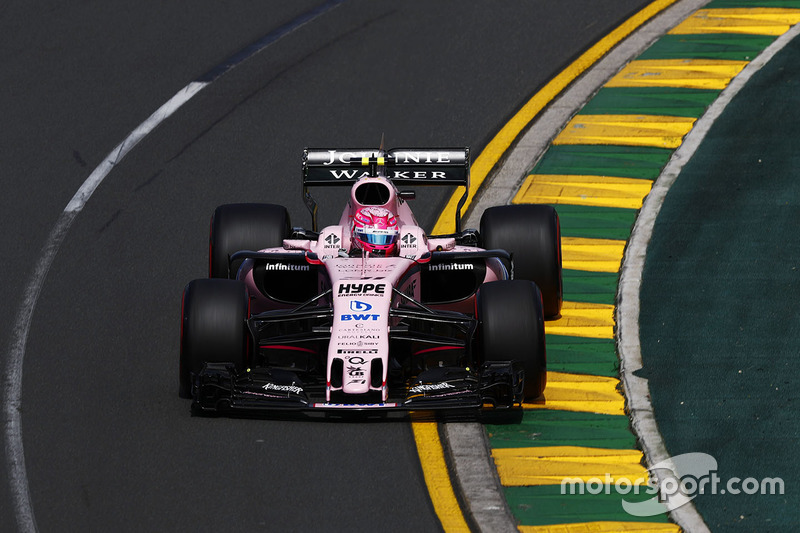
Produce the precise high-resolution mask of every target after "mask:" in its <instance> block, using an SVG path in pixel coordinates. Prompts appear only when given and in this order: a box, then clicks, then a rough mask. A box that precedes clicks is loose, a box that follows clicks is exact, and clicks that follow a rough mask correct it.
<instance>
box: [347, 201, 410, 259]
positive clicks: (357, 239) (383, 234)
mask: <svg viewBox="0 0 800 533" xmlns="http://www.w3.org/2000/svg"><path fill="white" fill-rule="evenodd" d="M399 235H400V232H399V231H398V229H397V219H396V218H395V217H394V215H393V214H392V212H391V211H389V210H388V209H385V208H383V207H362V208H361V209H359V210H358V211H356V214H355V215H354V216H353V245H354V246H355V247H356V248H361V249H362V250H365V251H367V252H369V253H372V254H376V255H390V254H391V253H392V252H394V249H395V246H396V243H397V238H398V236H399Z"/></svg>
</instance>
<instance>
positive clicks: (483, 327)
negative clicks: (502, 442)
mask: <svg viewBox="0 0 800 533" xmlns="http://www.w3.org/2000/svg"><path fill="white" fill-rule="evenodd" d="M478 320H479V325H478V349H479V351H480V353H481V354H482V356H483V361H484V362H486V361H509V360H511V361H519V362H521V363H522V364H523V367H524V368H525V389H524V394H525V398H527V399H533V398H538V397H539V396H541V395H542V393H543V392H544V388H545V385H546V384H547V353H546V351H545V338H544V316H543V314H542V296H541V293H540V292H539V289H538V288H537V287H536V285H535V284H534V283H532V282H530V281H527V280H506V281H493V282H490V283H486V284H484V285H483V286H481V288H480V290H479V291H478Z"/></svg>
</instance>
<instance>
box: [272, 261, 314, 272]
mask: <svg viewBox="0 0 800 533" xmlns="http://www.w3.org/2000/svg"><path fill="white" fill-rule="evenodd" d="M309 269H310V267H309V266H308V265H287V264H284V263H267V270H294V271H303V272H307V271H308V270H309Z"/></svg>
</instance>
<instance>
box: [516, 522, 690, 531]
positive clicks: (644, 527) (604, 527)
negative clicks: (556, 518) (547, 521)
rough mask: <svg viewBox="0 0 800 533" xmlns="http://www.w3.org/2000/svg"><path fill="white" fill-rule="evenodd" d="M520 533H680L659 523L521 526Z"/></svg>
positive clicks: (584, 523)
mask: <svg viewBox="0 0 800 533" xmlns="http://www.w3.org/2000/svg"><path fill="white" fill-rule="evenodd" d="M519 531H520V533H614V532H617V531H619V532H621V533H653V532H656V533H662V532H670V533H679V532H680V531H681V528H680V527H678V525H677V524H669V523H659V522H611V521H609V522H577V523H574V524H552V525H547V526H519Z"/></svg>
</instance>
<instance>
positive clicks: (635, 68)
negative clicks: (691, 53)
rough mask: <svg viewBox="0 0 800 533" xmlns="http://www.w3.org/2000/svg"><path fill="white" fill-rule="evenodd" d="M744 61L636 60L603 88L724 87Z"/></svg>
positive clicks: (739, 70)
mask: <svg viewBox="0 0 800 533" xmlns="http://www.w3.org/2000/svg"><path fill="white" fill-rule="evenodd" d="M745 66H747V61H733V60H726V59H640V60H638V61H631V62H630V63H628V65H627V66H626V67H625V68H623V69H622V70H621V71H620V72H619V74H617V75H616V76H614V77H613V78H611V79H610V80H609V81H608V83H606V85H605V86H606V87H682V88H687V89H719V90H721V89H724V88H725V87H727V86H728V84H729V83H730V82H731V79H733V77H734V76H736V75H737V74H739V72H741V71H742V69H743V68H744V67H745Z"/></svg>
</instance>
